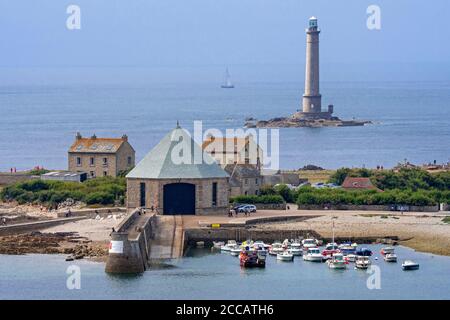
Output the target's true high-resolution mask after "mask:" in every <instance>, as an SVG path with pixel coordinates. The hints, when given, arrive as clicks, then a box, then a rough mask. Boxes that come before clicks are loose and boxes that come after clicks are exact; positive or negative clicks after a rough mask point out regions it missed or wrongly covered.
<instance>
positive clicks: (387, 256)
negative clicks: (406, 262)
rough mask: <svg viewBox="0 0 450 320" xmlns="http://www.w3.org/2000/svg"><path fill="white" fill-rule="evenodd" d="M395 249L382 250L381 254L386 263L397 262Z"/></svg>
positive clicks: (386, 248)
mask: <svg viewBox="0 0 450 320" xmlns="http://www.w3.org/2000/svg"><path fill="white" fill-rule="evenodd" d="M394 251H395V249H394V248H393V247H385V248H383V249H381V254H382V255H383V259H384V261H386V262H397V255H396V254H395V252H394Z"/></svg>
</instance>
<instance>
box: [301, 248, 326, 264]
mask: <svg viewBox="0 0 450 320" xmlns="http://www.w3.org/2000/svg"><path fill="white" fill-rule="evenodd" d="M303 260H305V261H312V262H322V261H323V256H322V254H321V253H320V250H319V248H308V251H306V254H303Z"/></svg>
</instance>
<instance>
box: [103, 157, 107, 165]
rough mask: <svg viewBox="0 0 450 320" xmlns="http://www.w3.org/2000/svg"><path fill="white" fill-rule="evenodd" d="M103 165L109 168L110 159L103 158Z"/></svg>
mask: <svg viewBox="0 0 450 320" xmlns="http://www.w3.org/2000/svg"><path fill="white" fill-rule="evenodd" d="M103 165H104V166H107V165H108V158H103Z"/></svg>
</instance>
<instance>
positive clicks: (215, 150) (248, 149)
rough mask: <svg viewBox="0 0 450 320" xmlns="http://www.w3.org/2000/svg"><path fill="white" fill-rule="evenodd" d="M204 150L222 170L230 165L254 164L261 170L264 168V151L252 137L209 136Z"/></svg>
mask: <svg viewBox="0 0 450 320" xmlns="http://www.w3.org/2000/svg"><path fill="white" fill-rule="evenodd" d="M202 148H203V150H204V151H205V152H207V153H209V155H210V156H211V157H213V158H214V159H215V160H216V161H217V162H218V163H219V164H220V165H221V166H222V168H225V167H226V166H227V165H229V164H252V165H254V166H256V168H257V169H258V170H261V167H262V166H263V150H262V149H261V147H260V146H259V145H258V144H257V143H256V142H255V140H254V139H253V137H252V136H251V135H249V136H246V137H234V138H224V137H214V136H209V137H208V138H207V139H206V140H205V141H204V142H203V144H202Z"/></svg>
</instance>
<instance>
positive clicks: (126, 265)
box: [105, 209, 156, 274]
mask: <svg viewBox="0 0 450 320" xmlns="http://www.w3.org/2000/svg"><path fill="white" fill-rule="evenodd" d="M139 216H140V215H139V210H138V209H137V210H134V211H133V212H132V213H130V214H129V216H128V217H126V218H125V219H124V220H123V221H122V223H121V224H120V225H119V226H118V227H117V232H113V233H112V234H111V243H110V250H109V254H108V259H107V261H106V266H105V271H106V272H108V273H118V274H126V273H142V272H144V271H145V270H146V269H147V268H148V261H149V258H150V241H151V240H152V238H153V233H154V225H155V223H154V220H155V218H156V216H155V214H153V215H151V216H149V218H148V220H147V221H146V223H145V224H144V225H143V226H141V227H140V228H139V230H138V232H137V233H136V232H135V231H136V230H132V231H133V234H134V235H135V237H133V238H131V237H130V232H131V230H130V229H132V226H133V225H134V224H135V222H136V220H137V218H138V217H139Z"/></svg>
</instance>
